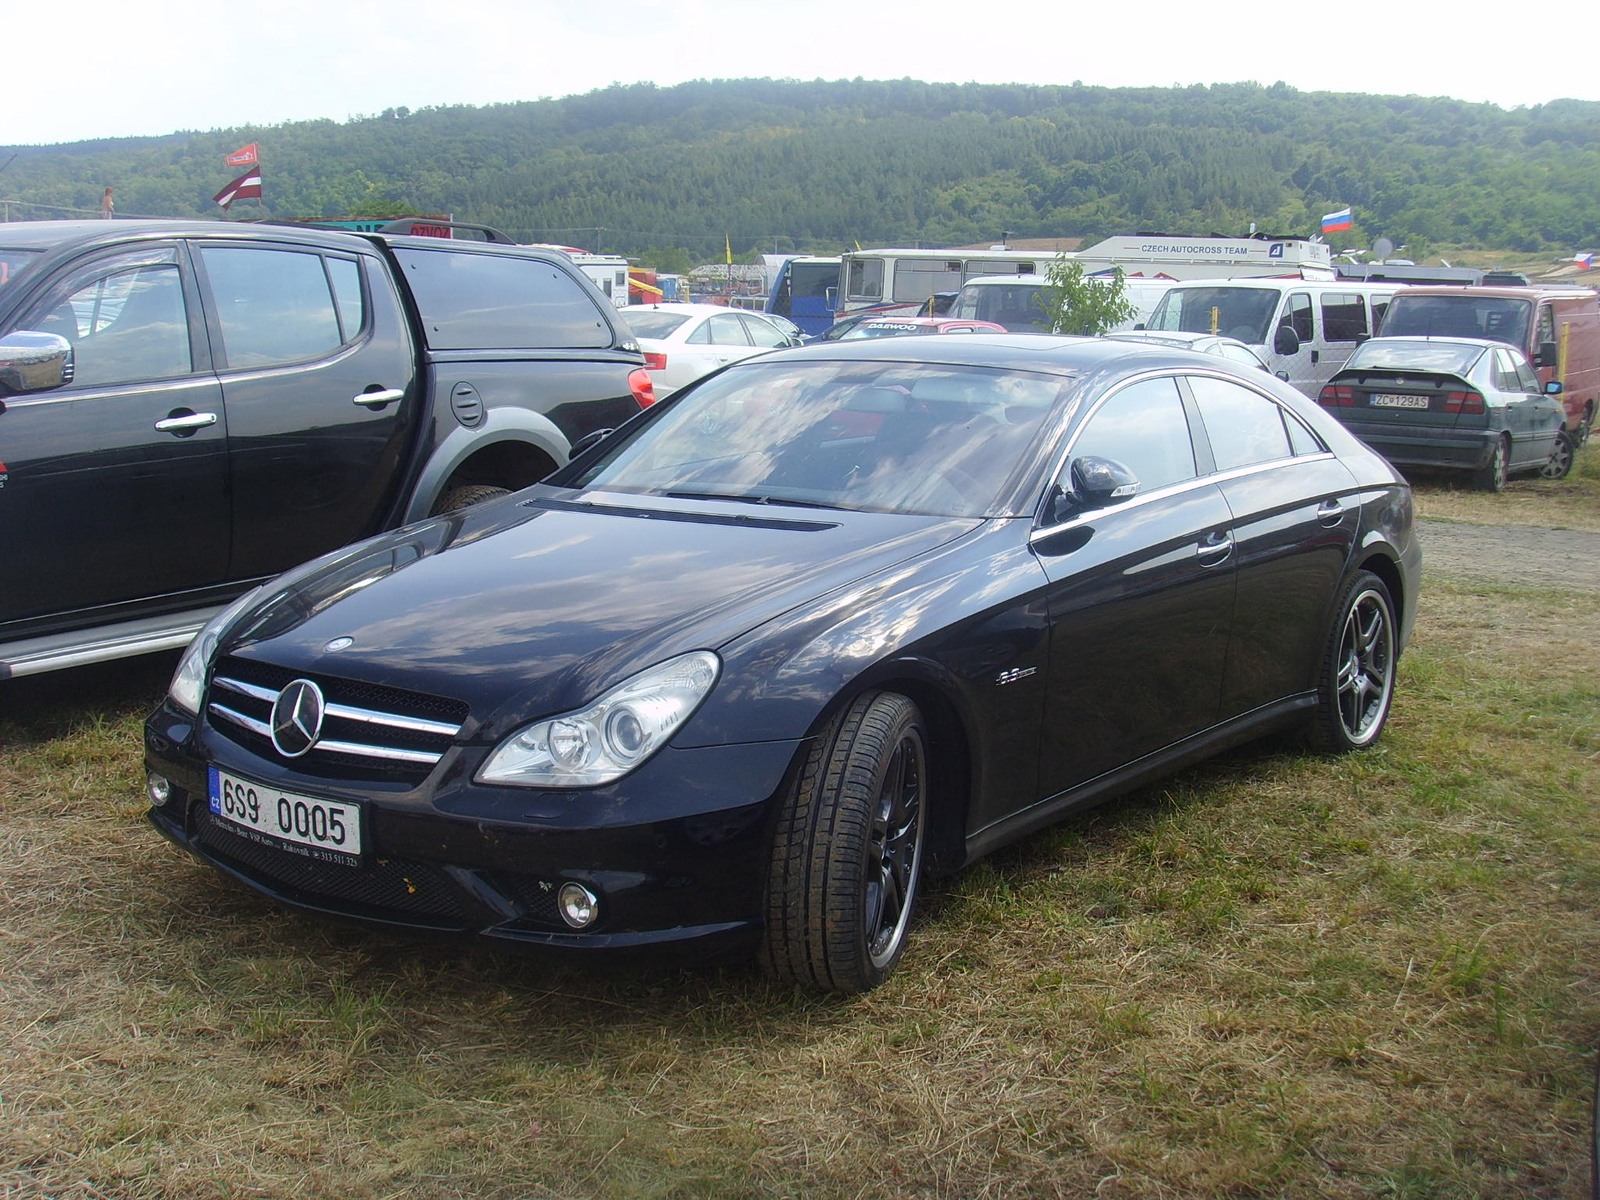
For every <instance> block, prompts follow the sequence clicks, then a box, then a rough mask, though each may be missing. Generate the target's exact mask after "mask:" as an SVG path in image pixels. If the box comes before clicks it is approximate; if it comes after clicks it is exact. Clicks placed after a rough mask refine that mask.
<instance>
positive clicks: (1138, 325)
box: [1134, 321, 1145, 329]
mask: <svg viewBox="0 0 1600 1200" xmlns="http://www.w3.org/2000/svg"><path fill="white" fill-rule="evenodd" d="M1144 327H1145V324H1144V322H1143V321H1140V322H1139V323H1138V324H1136V325H1135V326H1134V328H1135V329H1143V328H1144Z"/></svg>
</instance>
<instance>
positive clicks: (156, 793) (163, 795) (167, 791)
mask: <svg viewBox="0 0 1600 1200" xmlns="http://www.w3.org/2000/svg"><path fill="white" fill-rule="evenodd" d="M144 793H145V795H147V796H149V797H150V803H151V804H154V805H155V806H156V807H157V808H160V807H161V806H162V805H163V804H165V803H166V802H167V801H168V800H170V799H172V783H171V781H170V780H168V779H167V777H166V776H165V775H157V774H156V773H155V772H154V771H152V772H150V777H149V778H148V779H147V780H146V781H145V785H144Z"/></svg>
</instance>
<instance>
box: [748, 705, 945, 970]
mask: <svg viewBox="0 0 1600 1200" xmlns="http://www.w3.org/2000/svg"><path fill="white" fill-rule="evenodd" d="M927 787H928V752H927V734H926V731H925V727H924V725H923V721H922V715H921V713H920V712H919V711H918V709H917V706H916V705H915V704H914V703H912V702H911V701H910V700H909V699H907V698H906V697H905V696H901V695H897V694H895V693H893V692H868V693H866V694H864V695H862V696H860V697H858V698H857V699H856V700H855V702H854V703H852V704H851V705H850V706H849V707H848V708H847V709H846V710H845V711H844V712H843V713H842V714H841V715H840V716H838V717H837V718H835V719H834V721H832V722H830V724H829V725H828V727H827V728H826V729H824V730H823V732H822V733H821V735H819V736H818V737H817V739H816V740H815V742H814V743H813V745H812V748H811V750H810V752H809V753H808V754H807V756H806V761H805V763H804V765H803V767H802V769H801V772H800V776H799V778H798V779H797V780H796V781H795V783H794V786H793V787H792V788H791V789H790V791H789V794H788V795H787V796H786V797H785V800H784V806H783V810H782V812H781V813H780V814H779V818H778V827H777V830H776V832H775V834H774V837H773V847H772V865H771V870H770V874H769V876H768V881H767V901H766V935H765V939H764V942H763V945H762V950H761V962H762V966H763V967H764V968H765V969H766V970H767V971H768V973H770V974H772V975H773V976H775V977H777V978H779V979H784V980H789V981H791V982H794V983H800V984H805V985H807V986H810V987H817V988H823V989H826V990H828V991H835V992H846V993H858V992H866V991H870V990H871V989H873V988H875V987H877V986H878V985H879V984H880V983H882V982H883V981H884V980H885V979H887V978H888V977H889V974H890V973H891V972H892V971H893V970H894V967H895V964H896V963H897V962H899V960H900V956H901V954H902V953H904V951H905V947H906V940H907V933H908V932H909V930H910V926H911V919H912V914H913V912H914V911H915V907H916V900H917V883H918V876H919V875H920V873H921V869H922V845H923V839H924V835H925V833H926V829H927Z"/></svg>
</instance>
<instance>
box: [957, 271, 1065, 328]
mask: <svg viewBox="0 0 1600 1200" xmlns="http://www.w3.org/2000/svg"><path fill="white" fill-rule="evenodd" d="M1044 306H1045V285H1044V284H1042V283H976V284H973V283H969V284H968V285H967V286H966V287H964V288H962V289H961V294H960V295H959V296H957V297H956V302H955V303H954V304H952V305H951V306H950V315H951V316H952V317H961V318H963V319H965V320H970V321H993V322H994V323H995V324H996V325H1004V326H1005V327H1006V329H1007V330H1008V331H1009V332H1011V333H1049V332H1050V318H1049V317H1048V316H1046V315H1045V310H1044Z"/></svg>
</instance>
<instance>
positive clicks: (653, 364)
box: [644, 350, 667, 371]
mask: <svg viewBox="0 0 1600 1200" xmlns="http://www.w3.org/2000/svg"><path fill="white" fill-rule="evenodd" d="M644 369H645V370H646V371H665V370H666V369H667V356H666V355H665V354H651V353H650V351H648V350H646V351H645V352H644Z"/></svg>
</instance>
